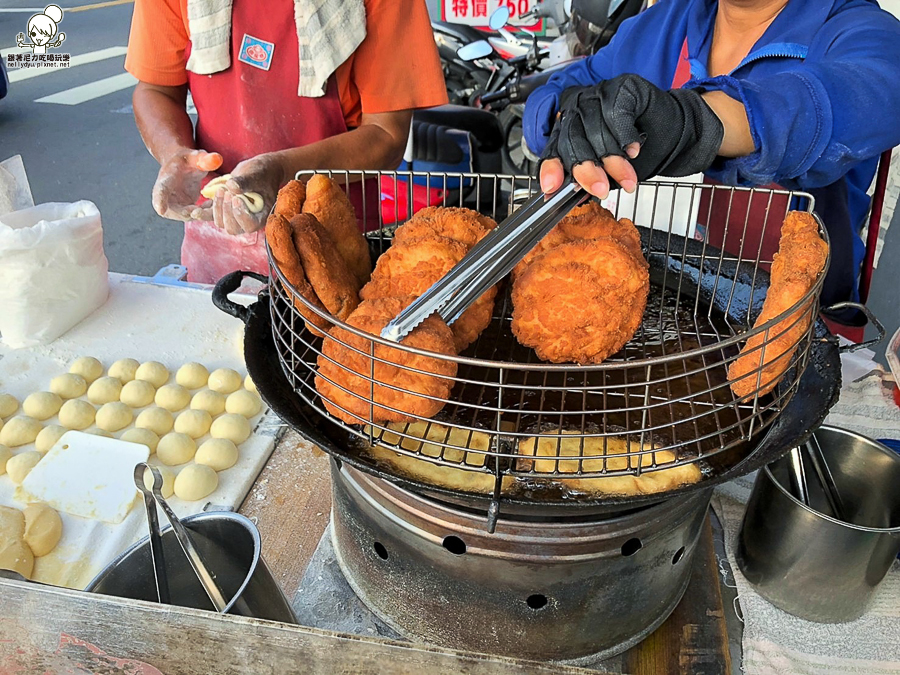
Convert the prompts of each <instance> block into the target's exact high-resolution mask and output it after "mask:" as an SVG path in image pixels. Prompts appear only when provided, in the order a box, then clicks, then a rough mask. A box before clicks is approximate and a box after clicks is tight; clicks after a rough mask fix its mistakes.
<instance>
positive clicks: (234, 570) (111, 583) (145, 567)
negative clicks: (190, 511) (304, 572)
mask: <svg viewBox="0 0 900 675" xmlns="http://www.w3.org/2000/svg"><path fill="white" fill-rule="evenodd" d="M181 522H182V523H183V524H184V526H185V527H186V528H187V529H188V530H189V531H190V533H191V538H192V539H193V541H194V545H195V546H196V547H197V550H198V551H199V553H200V555H201V557H202V558H203V561H204V562H205V563H206V565H207V566H208V567H209V568H210V570H211V571H212V573H213V574H215V577H216V581H217V582H218V584H219V586H220V587H221V589H222V591H223V594H224V595H225V597H226V598H230V600H229V601H228V603H227V605H226V606H225V613H227V614H238V615H241V616H249V617H255V618H257V619H269V620H272V621H282V622H285V623H297V620H296V618H295V617H294V612H293V610H292V609H291V605H290V603H289V602H288V600H287V598H286V597H285V596H284V593H283V592H282V590H281V587H280V586H279V585H278V582H276V581H275V579H274V578H273V577H272V573H271V572H270V571H269V568H268V567H267V566H266V563H265V561H263V559H262V553H261V549H262V545H261V542H260V537H259V530H257V529H256V526H255V525H254V524H253V523H252V522H251V521H250V520H249V519H248V518H246V517H244V516H242V515H240V514H237V513H231V512H229V511H211V512H209V513H198V514H196V515H193V516H188V517H187V518H183V519H182V521H181ZM148 539H149V538H147V537H145V538H144V539H142V540H141V541H139V542H137V543H136V544H135V545H134V546H132V547H131V548H129V549H128V550H127V551H125V552H124V553H123V554H122V555H120V556H119V557H118V558H116V559H115V560H113V561H112V562H111V563H110V564H109V565H107V566H106V567H105V568H104V569H103V570H102V571H101V572H100V573H99V574H98V575H97V576H96V577H95V578H94V580H93V581H91V583H90V584H88V587H87V588H86V589H85V590H86V591H89V592H91V593H102V594H105V595H115V596H118V597H122V598H132V599H134V600H146V601H148V602H156V601H157V600H156V587H155V585H154V581H153V579H154V576H153V563H152V561H151V558H150V550H149V546H148ZM162 547H163V556H164V558H165V565H166V576H167V580H168V585H169V596H170V601H171V603H172V604H173V605H178V606H180V607H193V608H195V609H206V610H210V611H215V610H214V608H213V605H212V603H211V602H210V600H209V598H208V597H207V595H206V593H205V592H204V591H203V586H202V585H201V584H200V581H199V579H197V577H196V575H195V574H194V571H193V569H192V568H191V566H190V564H188V561H187V559H186V558H185V556H184V552H183V551H182V550H181V548H180V547H179V545H178V541H177V540H176V538H175V535H174V533H173V532H172V528H171V527H167V528H165V529H164V530H163V531H162Z"/></svg>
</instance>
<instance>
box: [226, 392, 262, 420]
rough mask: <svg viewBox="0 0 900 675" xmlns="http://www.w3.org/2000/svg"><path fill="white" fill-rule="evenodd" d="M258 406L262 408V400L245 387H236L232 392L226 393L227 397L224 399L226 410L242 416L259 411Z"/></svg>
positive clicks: (252, 414)
mask: <svg viewBox="0 0 900 675" xmlns="http://www.w3.org/2000/svg"><path fill="white" fill-rule="evenodd" d="M260 408H262V402H261V401H260V400H259V396H257V395H256V394H254V393H253V392H252V391H247V390H246V389H238V390H237V391H236V392H234V393H233V394H228V398H227V399H225V411H226V412H230V413H235V414H237V415H243V416H244V417H253V416H254V415H256V414H257V413H258V412H259V411H260Z"/></svg>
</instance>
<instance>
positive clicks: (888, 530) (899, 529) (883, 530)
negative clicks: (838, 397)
mask: <svg viewBox="0 0 900 675" xmlns="http://www.w3.org/2000/svg"><path fill="white" fill-rule="evenodd" d="M821 429H824V430H825V431H834V432H837V433H839V434H844V435H846V436H852V437H854V438H856V439H858V440H861V441H865V442H866V443H868V444H869V445H870V446H872V448H873V449H874V450H878V451H879V452H881V453H882V454H887V455H888V456H890V457H892V458H893V459H894V460H895V461H898V462H900V456H898V455H897V453H896V452H894V451H893V450H891V449H890V448H888V447H886V446H885V445H884V444H882V443H879V442H878V441H876V440H874V439H872V438H869V437H868V436H863V435H862V434H858V433H856V432H855V431H851V430H849V429H844V428H842V427H835V426H831V425H828V424H823V425H822V426H820V427H819V429H817V430H816V431H819V430H821ZM775 461H780V460H775ZM772 464H774V462H772V463H770V464H766V465H765V466H764V467H762V471H764V472H765V474H766V476H767V477H768V478H769V480H770V481H771V482H772V484H773V485H774V486H775V487H776V488H778V490H779V492H781V494H783V495H784V496H785V497H787V498H788V499H789V500H790V501H791V502H793V504H794V505H795V506H799V507H800V508H801V509H803V510H804V511H806V512H807V513H810V514H812V515H813V516H815V517H816V518H820V519H822V520H825V521H828V522H830V523H833V524H834V525H839V526H841V527H845V528H847V529H851V530H857V531H859V532H868V533H871V534H900V525H896V526H895V527H869V526H866V525H857V524H856V523H848V522H845V521H843V520H838V519H837V518H834V517H832V516H829V515H827V514H824V513H821V512H819V511H816V510H815V509H814V508H812V507H810V506H807V505H806V504H804V503H803V502H801V501H800V500H799V499H797V498H796V497H795V496H794V495H792V494H791V493H790V491H789V490H788V489H787V488H785V487H784V486H783V485H782V484H781V483H780V482H779V481H778V480H777V479H776V478H775V476H773V475H772V471H771V469H770V468H769V467H771V466H772Z"/></svg>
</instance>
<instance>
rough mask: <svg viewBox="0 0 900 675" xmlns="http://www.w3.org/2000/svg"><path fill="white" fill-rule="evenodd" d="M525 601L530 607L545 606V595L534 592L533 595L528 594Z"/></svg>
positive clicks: (539, 607) (538, 607)
mask: <svg viewBox="0 0 900 675" xmlns="http://www.w3.org/2000/svg"><path fill="white" fill-rule="evenodd" d="M525 603H526V604H527V605H528V606H529V607H531V609H541V608H543V607H546V606H547V596H546V595H544V594H543V593H535V594H534V595H529V596H528V597H527V598H526V599H525Z"/></svg>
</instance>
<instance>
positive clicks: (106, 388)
mask: <svg viewBox="0 0 900 675" xmlns="http://www.w3.org/2000/svg"><path fill="white" fill-rule="evenodd" d="M121 395H122V383H121V382H120V381H119V379H118V378H115V377H101V378H99V379H97V380H95V381H94V382H93V384H91V386H90V387H88V391H87V397H88V401H90V402H91V403H94V404H96V405H103V404H104V403H111V402H112V401H118V400H119V397H120V396H121Z"/></svg>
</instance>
